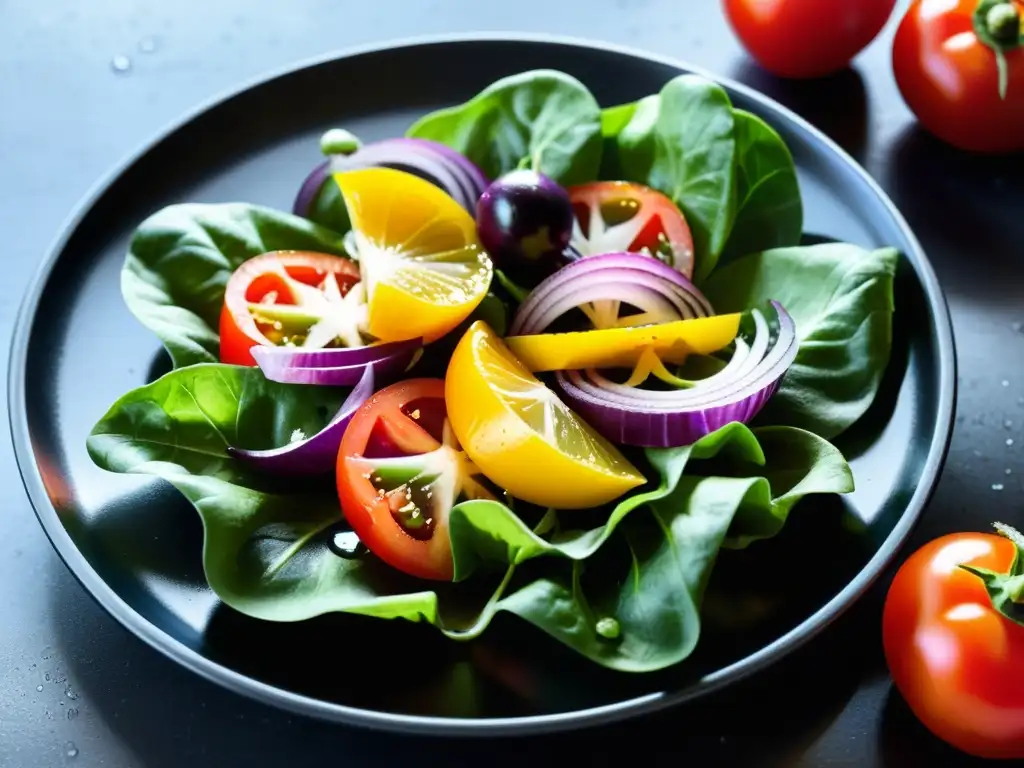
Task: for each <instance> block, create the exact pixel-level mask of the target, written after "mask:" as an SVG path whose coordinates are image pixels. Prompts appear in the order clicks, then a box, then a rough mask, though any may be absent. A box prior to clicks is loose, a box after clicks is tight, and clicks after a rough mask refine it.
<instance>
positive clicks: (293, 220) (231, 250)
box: [121, 203, 345, 368]
mask: <svg viewBox="0 0 1024 768" xmlns="http://www.w3.org/2000/svg"><path fill="white" fill-rule="evenodd" d="M275 250H307V251H318V252H321V253H333V254H340V255H344V253H345V250H344V248H343V247H342V243H341V235H339V234H337V233H336V232H333V231H331V230H328V229H324V228H323V227H320V226H318V225H316V224H313V223H311V222H309V221H306V220H305V219H302V218H299V217H297V216H292V215H291V214H287V213H282V212H280V211H275V210H272V209H270V208H263V207H261V206H257V205H246V204H243V203H224V204H198V203H190V204H184V205H172V206H169V207H167V208H164V209H162V210H160V211H158V212H157V213H155V214H153V215H152V216H150V217H149V218H148V219H146V220H145V221H144V222H142V224H141V225H140V226H139V228H138V229H137V230H136V232H135V235H134V236H133V237H132V242H131V246H130V248H129V251H128V256H127V258H126V259H125V263H124V267H123V269H122V271H121V294H122V295H123V296H124V300H125V303H127V304H128V308H129V309H130V310H131V311H132V314H134V315H135V316H136V317H137V318H138V319H139V321H140V322H141V323H142V324H143V325H145V326H146V327H147V328H149V329H150V330H151V331H153V332H154V333H155V334H156V335H157V336H158V337H159V338H160V340H161V341H162V342H163V343H164V346H165V347H166V348H167V352H168V353H169V354H170V356H171V360H172V361H173V363H174V366H175V367H176V368H181V367H183V366H186V365H192V364H193V363H205V362H215V361H216V360H217V359H218V348H219V345H220V336H219V335H218V331H217V327H218V317H219V315H220V310H221V305H222V303H223V300H224V288H225V286H226V285H227V281H228V278H229V277H230V276H231V273H232V272H233V271H234V270H235V269H237V268H238V266H239V265H240V264H241V263H242V262H243V261H245V260H247V259H250V258H252V257H253V256H258V255H260V254H261V253H266V252H267V251H275Z"/></svg>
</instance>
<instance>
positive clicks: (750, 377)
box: [555, 301, 799, 448]
mask: <svg viewBox="0 0 1024 768" xmlns="http://www.w3.org/2000/svg"><path fill="white" fill-rule="evenodd" d="M766 314H767V315H769V316H774V317H773V320H774V322H770V321H769V320H768V319H767V318H766V317H765V315H766ZM748 316H749V319H750V323H749V324H752V325H753V330H752V331H751V330H750V329H749V324H748V328H747V329H744V330H741V334H740V336H739V337H737V340H736V345H735V352H734V354H733V357H732V359H731V360H730V362H729V363H728V365H726V366H725V368H723V369H722V370H721V371H719V372H718V373H716V374H715V375H713V376H710V377H708V378H706V379H702V380H700V381H697V382H695V383H694V386H693V387H692V388H690V389H674V390H669V391H654V390H646V389H638V388H636V387H630V386H626V385H623V384H617V383H615V382H613V381H611V380H610V379H608V378H607V377H605V376H603V375H602V374H601V373H599V372H597V371H594V370H587V371H568V372H558V373H556V374H555V379H556V381H557V382H558V385H559V387H560V388H561V389H562V391H563V392H564V393H565V395H566V397H567V398H568V399H569V401H570V405H571V406H572V407H573V409H574V410H575V411H576V412H577V413H579V414H580V416H582V417H583V418H584V419H586V421H587V422H588V423H589V424H590V425H591V426H593V427H594V428H595V429H596V430H597V431H598V432H600V433H601V434H602V435H604V436H605V437H607V438H608V439H609V440H612V441H613V442H616V443H619V444H622V445H637V446H645V447H653V448H669V447H675V446H680V445H689V444H690V443H693V442H694V441H696V440H698V439H700V438H701V437H703V436H704V435H706V434H709V433H710V432H714V431H715V430H716V429H719V428H721V427H723V426H725V425H726V424H728V423H730V422H733V421H739V422H743V423H747V422H749V421H750V420H751V419H753V418H754V416H756V415H757V414H758V412H759V411H760V410H761V408H763V407H764V404H765V403H767V402H768V400H769V399H770V398H771V396H772V395H774V394H775V392H776V391H777V390H778V388H779V385H780V383H781V381H782V377H783V375H784V374H785V373H786V371H787V370H788V369H789V366H790V365H792V363H793V360H794V359H795V358H796V354H797V350H798V348H799V345H798V343H797V338H796V327H795V325H794V324H793V319H792V318H791V317H790V316H789V314H788V313H787V312H786V310H785V309H784V308H783V307H782V305H781V304H779V303H778V302H775V301H772V302H770V305H769V308H766V309H765V310H764V311H762V310H761V309H752V310H750V312H749V315H748ZM744 337H746V338H744Z"/></svg>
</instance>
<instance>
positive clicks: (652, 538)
mask: <svg viewBox="0 0 1024 768" xmlns="http://www.w3.org/2000/svg"><path fill="white" fill-rule="evenodd" d="M341 395H342V393H341V392H340V391H336V390H326V389H325V388H318V387H302V386H295V385H282V384H275V383H273V382H268V381H266V379H265V378H264V377H263V376H262V375H261V374H260V372H259V371H258V370H256V369H254V368H243V367H235V366H224V365H218V364H200V365H196V366H192V367H189V368H183V369H178V370H175V371H172V372H170V373H168V374H166V375H165V376H163V377H162V378H160V379H159V380H157V381H156V382H153V383H152V384H148V385H146V386H144V387H140V388H139V389H136V390H133V391H132V392H129V393H128V394H126V395H125V396H123V397H122V398H121V399H120V400H118V401H117V402H116V403H115V404H114V406H113V407H112V408H111V409H110V411H108V413H107V414H106V415H105V416H104V417H103V418H102V419H101V420H100V422H99V423H98V424H97V425H96V427H95V428H94V430H93V432H92V434H91V435H90V437H89V439H88V449H89V453H90V456H91V457H92V458H93V461H95V462H96V464H97V465H99V466H100V467H103V468H105V469H108V470H110V471H114V472H128V473H137V474H149V475H153V476H156V477H159V478H162V479H164V480H166V481H167V482H170V483H171V484H173V485H174V486H175V487H176V488H177V489H178V490H179V491H181V493H183V494H184V495H185V496H186V497H187V498H188V499H189V500H190V501H191V502H192V503H193V504H194V505H195V507H196V509H197V511H198V512H199V514H200V517H201V518H202V521H203V525H204V529H205V543H204V548H203V563H204V568H205V570H206V575H207V580H208V582H209V584H210V586H211V588H212V589H213V590H214V591H215V592H216V593H217V595H218V596H219V597H220V598H221V599H222V600H223V601H224V602H225V603H227V604H228V605H230V606H232V607H233V608H235V609H236V610H239V611H241V612H243V613H246V614H248V615H251V616H254V617H257V618H261V619H265V620H271V621H299V620H302V619H306V618H310V617H312V616H316V615H320V614H323V613H327V612H336V611H340V612H347V613H359V614H364V615H370V616H378V617H382V618H403V619H406V620H410V621H428V622H430V623H432V624H435V625H436V626H438V627H439V628H440V629H441V630H442V631H443V632H445V634H447V635H449V636H450V637H453V638H459V639H466V638H471V637H475V636H477V635H478V634H479V633H480V632H482V631H484V629H485V628H486V626H487V625H488V623H489V622H490V619H491V618H492V617H493V616H494V614H495V613H497V612H498V611H507V612H511V613H513V614H516V615H518V616H520V617H522V618H524V619H526V620H527V621H530V622H531V623H533V624H535V625H536V626H538V627H539V628H541V629H542V630H544V631H545V632H547V633H548V634H550V635H552V636H553V637H556V638H557V639H559V640H561V641H562V642H564V643H566V644H567V645H568V646H570V647H571V648H573V649H575V650H576V651H578V652H579V653H581V654H583V655H585V656H586V657H588V658H590V659H593V660H594V661H596V662H598V663H600V664H603V665H605V666H608V667H610V668H613V669H619V670H625V671H650V670H655V669H660V668H663V667H665V666H668V665H670V664H674V663H676V662H678V661H680V660H682V659H684V658H685V657H686V656H687V655H688V654H689V653H690V652H691V651H692V649H693V647H694V645H695V643H696V641H697V637H698V634H699V630H700V622H699V606H700V600H701V597H702V594H703V589H704V585H705V584H706V583H707V579H708V576H709V574H710V571H711V568H712V566H713V564H714V561H715V558H716V556H717V553H718V551H719V549H720V547H722V546H723V545H726V546H742V545H744V544H746V543H747V542H748V541H750V540H753V539H756V538H762V537H764V536H770V535H773V534H774V533H775V532H776V531H777V530H778V529H779V528H780V527H781V525H782V523H783V521H784V520H785V517H786V514H787V513H788V511H789V509H790V508H791V507H792V505H793V504H794V503H796V501H797V500H798V499H799V498H801V497H802V496H804V495H807V494H811V493H843V492H846V491H849V490H850V489H851V488H852V484H851V482H850V477H849V469H848V467H846V464H845V461H843V459H842V456H840V455H839V453H838V451H836V450H835V449H834V448H832V447H831V446H829V445H828V444H827V443H825V442H824V441H822V440H821V439H820V438H817V437H815V436H813V435H810V434H809V433H806V432H802V431H801V430H795V429H790V428H778V427H777V428H770V429H766V430H760V431H751V430H749V429H748V428H746V427H744V426H742V425H740V424H732V425H729V426H727V427H725V428H723V429H722V430H719V431H718V432H716V433H714V434H712V435H709V436H707V437H705V438H704V439H703V440H701V441H699V442H698V443H696V444H695V445H693V446H691V447H686V448H677V449H669V450H661V451H657V450H652V451H649V452H648V457H649V459H650V463H651V465H652V467H653V468H654V470H655V472H656V473H657V477H658V482H657V484H656V485H655V486H654V487H652V488H650V489H647V490H645V491H643V492H641V493H638V494H636V495H635V496H633V497H631V498H628V499H626V500H624V501H623V502H621V503H620V504H619V505H618V506H617V507H616V508H615V509H614V510H612V511H611V513H610V515H609V516H608V517H607V518H605V519H604V521H603V522H601V523H600V524H599V525H598V526H597V527H595V528H592V529H589V530H561V526H560V525H559V523H561V522H564V521H561V520H559V515H558V514H557V513H555V512H553V511H552V512H549V514H548V515H547V516H546V517H545V519H544V520H543V521H542V524H541V525H539V526H538V527H537V528H535V529H533V530H531V529H529V528H527V527H526V526H525V525H524V524H523V523H522V522H521V521H520V520H519V518H517V517H516V516H515V515H514V514H513V513H512V512H511V510H509V509H508V507H506V506H504V505H502V504H498V503H496V502H481V501H474V502H464V503H462V504H459V505H457V506H456V507H455V508H454V509H453V510H452V513H451V516H450V521H449V527H450V531H451V537H452V546H453V555H454V557H455V563H456V570H457V576H458V578H459V579H461V581H458V582H457V583H454V584H427V583H425V582H420V581H417V580H414V579H412V578H409V577H407V576H404V575H402V574H400V573H398V572H396V571H394V570H392V569H390V568H388V567H387V566H385V565H384V564H383V563H381V562H380V561H379V560H377V559H376V558H375V557H373V556H363V557H356V558H345V557H340V556H338V555H337V554H335V553H334V552H333V551H332V550H331V548H330V547H329V546H328V542H329V541H330V537H331V536H333V535H336V533H337V532H338V530H339V526H340V523H341V515H340V512H339V509H338V505H337V501H336V500H335V497H334V491H333V489H332V488H318V487H316V486H312V485H311V486H308V487H306V488H305V489H304V490H303V491H301V492H295V491H289V490H288V489H286V488H283V487H278V486H275V485H274V484H273V482H272V481H271V480H268V479H267V478H265V477H262V476H260V475H259V474H258V473H254V472H253V471H252V470H250V468H249V467H248V466H247V465H245V464H243V463H240V462H239V461H237V460H236V459H234V458H232V457H231V456H230V455H229V454H228V452H227V450H226V449H227V446H228V445H242V446H244V447H255V448H262V447H270V446H273V445H281V444H284V442H287V440H288V439H289V435H291V433H292V431H293V430H294V429H296V428H299V429H303V430H305V431H307V432H312V431H315V430H317V429H319V428H320V427H322V426H323V424H324V423H325V422H326V420H327V419H328V418H330V415H331V414H333V412H334V411H333V409H334V408H336V407H337V405H338V404H339V403H340V401H341V399H342V397H341ZM765 447H768V448H770V449H771V453H770V454H766V453H765V451H764V448H765ZM712 460H713V461H714V466H715V468H716V469H717V468H718V467H719V465H722V466H724V467H728V468H731V470H732V471H733V472H735V473H739V474H746V473H747V472H752V474H750V475H749V476H742V477H740V476H736V477H731V476H721V475H709V476H702V475H701V473H700V468H699V467H700V465H702V464H704V465H708V466H710V464H709V462H711V461H712ZM691 466H695V467H697V469H696V470H695V471H694V472H692V473H689V468H691ZM684 470H687V472H688V473H684ZM596 514H599V513H596ZM471 572H477V573H476V574H475V575H474V578H473V579H472V580H471V581H472V583H468V582H467V581H466V580H465V577H466V576H467V575H469V573H471ZM502 572H503V573H504V576H500V574H501V573H502ZM488 574H492V575H491V576H490V577H489V576H488ZM488 584H489V585H490V586H487V590H486V593H485V594H484V595H481V594H480V586H481V585H485V586H486V585H488ZM494 584H497V587H496V588H495V587H494ZM487 594H489V595H490V597H489V598H488V597H487ZM599 630H600V631H599Z"/></svg>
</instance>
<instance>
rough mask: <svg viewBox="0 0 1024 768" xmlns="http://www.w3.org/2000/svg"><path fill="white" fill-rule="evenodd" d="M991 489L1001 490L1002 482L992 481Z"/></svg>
mask: <svg viewBox="0 0 1024 768" xmlns="http://www.w3.org/2000/svg"><path fill="white" fill-rule="evenodd" d="M992 490H993V491H1001V490H1003V484H1002V483H992Z"/></svg>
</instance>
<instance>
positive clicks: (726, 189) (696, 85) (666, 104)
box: [609, 75, 736, 281]
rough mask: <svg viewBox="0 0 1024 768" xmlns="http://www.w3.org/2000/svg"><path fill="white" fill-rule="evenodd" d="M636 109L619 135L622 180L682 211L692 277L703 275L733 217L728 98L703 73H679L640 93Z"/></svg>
mask: <svg viewBox="0 0 1024 768" xmlns="http://www.w3.org/2000/svg"><path fill="white" fill-rule="evenodd" d="M635 107H636V108H635V110H634V111H633V114H632V117H631V118H630V120H629V122H628V124H627V125H626V126H625V127H624V128H622V129H621V130H620V131H619V134H618V163H619V166H620V167H621V169H622V171H623V172H624V174H625V177H626V179H627V180H630V181H638V182H641V183H643V184H647V185H648V186H650V187H654V188H655V189H657V190H660V191H661V192H663V193H664V194H666V195H667V196H668V197H670V198H671V199H672V201H673V202H674V203H675V204H676V205H677V206H679V208H680V210H682V211H683V213H684V214H685V215H686V220H687V222H688V223H689V225H690V230H691V231H692V233H693V242H694V250H695V258H696V270H695V273H694V277H695V279H696V280H697V281H702V280H703V279H704V278H706V277H707V276H708V275H709V274H711V270H713V269H714V267H715V264H716V263H717V262H718V257H719V256H720V255H721V253H722V250H723V249H724V248H725V244H726V241H727V240H728V238H729V233H730V232H731V231H732V226H733V220H734V219H735V217H736V190H735V179H734V177H735V172H734V167H733V166H734V164H735V161H736V139H735V136H734V127H735V118H734V117H733V110H732V104H731V103H730V101H729V96H728V94H726V92H725V90H724V89H723V88H721V86H719V85H716V84H715V83H713V82H711V81H710V80H707V79H706V78H703V77H700V76H698V75H680V76H679V77H677V78H675V79H673V80H670V81H669V82H668V83H667V84H666V85H665V87H664V88H662V90H661V93H660V94H658V96H657V97H648V98H646V99H641V100H640V101H638V102H637V103H636V105H635ZM620 109H621V108H620ZM624 114H625V112H621V113H618V114H617V117H621V116H623V115H624ZM609 124H611V118H609Z"/></svg>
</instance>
